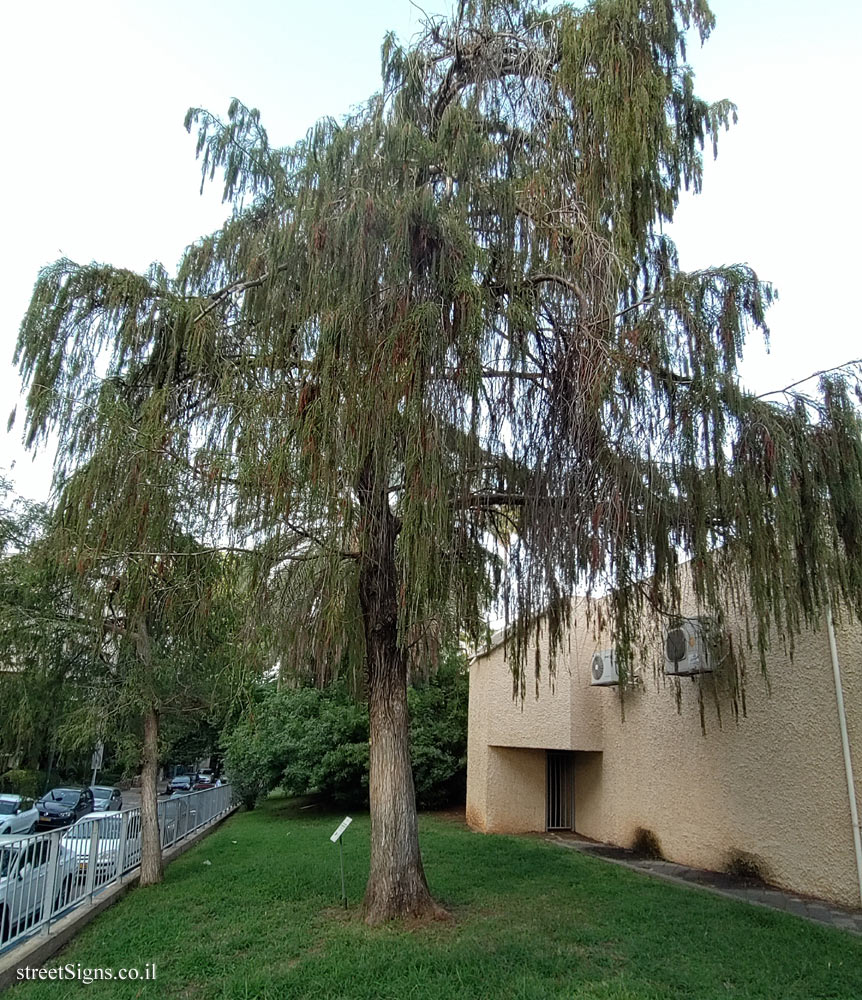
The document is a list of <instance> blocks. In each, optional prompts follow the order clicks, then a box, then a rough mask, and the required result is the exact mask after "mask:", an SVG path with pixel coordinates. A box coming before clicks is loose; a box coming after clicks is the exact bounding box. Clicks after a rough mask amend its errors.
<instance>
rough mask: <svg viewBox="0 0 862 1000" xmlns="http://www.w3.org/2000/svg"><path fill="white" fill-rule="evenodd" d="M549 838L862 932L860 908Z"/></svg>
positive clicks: (569, 838)
mask: <svg viewBox="0 0 862 1000" xmlns="http://www.w3.org/2000/svg"><path fill="white" fill-rule="evenodd" d="M546 839H547V840H549V841H550V842H551V843H552V844H558V845H560V846H561V847H568V848H570V849H571V850H575V851H580V852H581V853H582V854H589V855H591V856H592V857H595V858H602V859H603V860H604V861H610V862H612V863H613V864H618V865H623V866H624V867H626V868H631V869H632V870H633V871H639V872H643V873H644V874H646V875H652V876H654V877H655V878H661V879H664V880H665V881H667V882H675V883H677V884H678V885H688V886H696V887H697V888H700V889H706V890H707V891H709V892H714V893H716V894H717V895H719V896H727V897H729V898H730V899H739V900H742V901H743V902H746V903H754V904H755V905H756V906H767V907H769V908H770V909H773V910H783V911H784V912H785V913H792V914H794V915H795V916H797V917H802V918H803V919H805V920H811V921H813V922H814V923H816V924H825V925H826V926H827V927H837V928H838V929H839V930H843V931H850V932H851V933H852V934H860V935H862V911H860V910H847V909H844V908H843V907H840V906H836V905H835V904H834V903H827V902H826V901H825V900H822V899H813V898H810V897H803V896H799V895H796V894H795V893H792V892H785V891H784V890H783V889H778V888H776V887H775V886H771V885H765V884H764V883H761V882H756V881H753V880H748V879H743V878H738V877H736V876H733V875H727V874H724V873H722V872H710V871H705V870H703V869H702V868H688V867H686V866H685V865H678V864H674V863H673V862H672V861H661V860H658V859H654V858H645V857H642V856H640V855H637V854H635V853H634V851H630V850H627V849H626V848H624V847H614V846H613V845H611V844H599V843H596V842H595V841H592V840H585V839H584V838H583V837H578V836H577V835H576V834H565V833H549V834H548V835H547V838H546Z"/></svg>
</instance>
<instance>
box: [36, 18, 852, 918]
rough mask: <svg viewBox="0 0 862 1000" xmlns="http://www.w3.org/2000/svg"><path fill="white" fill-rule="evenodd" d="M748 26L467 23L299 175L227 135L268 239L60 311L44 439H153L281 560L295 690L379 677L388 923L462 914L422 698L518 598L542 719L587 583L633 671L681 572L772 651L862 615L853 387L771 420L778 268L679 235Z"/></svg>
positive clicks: (244, 202)
mask: <svg viewBox="0 0 862 1000" xmlns="http://www.w3.org/2000/svg"><path fill="white" fill-rule="evenodd" d="M712 26H713V18H712V15H711V13H710V11H709V8H708V6H707V4H706V2H705V0H596V2H595V3H592V4H590V5H588V6H585V7H584V8H582V9H580V8H575V7H571V6H561V7H559V8H557V9H556V10H554V11H552V12H548V11H546V10H545V9H544V5H540V4H538V3H535V2H529V0H524V2H518V0H509V2H501V0H462V2H461V3H460V4H459V5H458V7H457V10H456V11H455V12H454V14H453V15H452V16H451V17H449V18H440V19H432V20H431V21H429V22H428V23H427V25H426V28H425V31H424V34H423V35H422V36H421V37H419V38H418V39H417V40H416V41H415V42H414V43H413V44H412V45H411V46H410V47H409V48H403V47H401V46H400V45H399V44H397V42H396V41H395V40H394V39H393V38H391V37H390V38H387V40H386V41H385V43H384V46H383V86H382V90H381V92H380V93H379V94H377V95H375V96H374V97H372V98H371V99H370V101H369V102H368V103H367V105H366V106H365V107H364V108H363V110H361V111H360V112H359V113H358V114H356V115H355V116H354V117H352V118H349V119H347V120H344V121H342V122H340V123H337V122H335V121H333V120H328V121H323V122H320V123H318V124H317V125H316V126H315V127H314V128H312V129H311V131H310V132H309V133H308V135H307V137H306V138H305V139H304V140H303V141H301V142H299V143H298V144H297V145H296V146H293V147H291V148H276V147H274V146H273V145H271V144H270V142H269V140H268V137H267V135H266V132H265V131H264V129H263V127H262V126H261V123H260V119H259V115H258V113H257V111H254V110H250V109H248V108H246V107H244V106H243V105H241V104H240V103H238V102H235V103H234V104H232V106H231V107H230V109H229V112H228V115H227V118H226V119H224V120H221V119H219V118H217V117H215V116H213V115H211V114H209V113H207V112H205V111H203V110H200V109H192V110H191V111H190V112H189V114H188V117H187V127H189V128H190V129H191V128H194V127H196V128H197V129H198V153H199V155H200V156H201V157H202V163H203V172H204V178H205V180H206V179H212V178H214V177H215V175H216V174H217V173H219V172H223V175H224V182H225V188H224V193H225V198H226V200H227V201H229V202H230V203H231V204H232V206H233V211H232V214H231V216H230V218H229V219H228V221H227V222H226V223H225V224H224V226H223V227H222V228H221V229H220V230H219V231H217V232H216V233H214V234H212V235H210V236H208V237H205V238H203V239H201V240H199V241H198V242H196V243H194V244H193V245H191V246H190V247H189V249H188V250H187V252H186V253H185V255H184V257H183V259H182V261H181V263H180V266H179V269H178V272H177V274H176V276H174V277H169V276H168V275H167V274H166V273H165V272H164V271H163V270H162V269H160V268H153V269H152V270H151V271H150V273H148V274H147V275H143V276H139V275H135V274H130V273H128V272H125V271H119V270H116V269H113V268H110V267H103V266H95V265H89V266H79V265H76V264H73V263H71V262H70V261H66V260H63V261H59V262H57V263H56V264H54V265H53V266H51V267H49V268H47V269H46V270H45V271H44V272H43V273H42V274H41V275H40V278H39V281H38V283H37V286H36V288H35V291H34V294H33V299H32V303H31V306H30V309H29V311H28V313H27V316H26V318H25V320H24V323H23V326H22V330H21V337H20V342H19V347H18V360H19V362H20V364H21V367H22V372H23V374H24V376H25V378H26V379H27V380H29V383H30V386H31V388H30V396H29V403H28V417H27V419H28V422H29V431H30V435H31V437H32V438H34V439H35V438H37V437H39V435H40V434H43V433H45V432H48V431H53V432H55V433H56V434H58V435H59V439H60V452H61V455H62V456H64V458H65V460H66V461H67V462H71V463H72V464H75V463H77V462H80V461H81V460H82V459H86V458H87V457H89V455H90V454H91V453H92V452H93V451H94V450H97V449H99V448H102V447H103V446H104V442H105V440H106V439H107V438H110V436H111V435H112V434H116V433H119V431H117V426H118V425H122V424H123V422H124V421H133V422H134V423H135V427H136V431H135V433H136V434H138V435H140V440H141V446H140V449H139V450H140V453H141V454H142V455H143V456H145V459H146V462H149V463H151V469H156V468H158V469H162V468H172V469H175V470H183V472H182V475H183V476H184V480H183V481H184V482H186V483H187V484H193V485H194V489H195V491H196V493H195V495H196V505H195V506H194V519H196V520H197V522H198V524H199V527H200V526H205V527H206V530H208V531H210V532H212V538H213V539H215V540H217V541H218V544H222V545H234V546H237V547H245V548H248V549H249V550H252V549H253V550H254V551H255V553H257V555H256V559H257V563H256V568H257V579H258V581H259V583H260V586H261V588H262V591H264V590H265V592H266V593H267V595H268V598H269V600H270V601H272V600H278V601H279V602H280V604H279V614H280V619H279V620H280V627H279V628H276V629H275V633H273V631H272V630H270V631H269V633H268V635H267V637H266V641H267V642H270V643H271V642H273V640H274V638H280V639H282V640H283V642H284V647H283V656H282V661H283V663H284V662H293V663H297V664H304V663H307V662H310V661H313V662H316V663H321V662H324V661H328V662H329V663H330V664H338V665H339V666H340V667H341V668H342V669H356V670H357V672H359V670H358V668H359V667H360V666H361V668H362V671H361V672H362V674H363V679H364V685H365V691H366V694H367V699H368V704H369V713H370V732H371V754H370V761H371V762H370V768H371V770H370V801H371V819H372V835H371V837H372V845H371V872H370V877H369V881H368V886H367V890H366V896H365V903H364V908H365V914H366V918H367V919H368V920H369V921H372V922H376V921H381V920H385V919H388V918H391V917H397V916H404V915H420V916H421V915H428V914H433V913H434V912H435V909H436V907H435V904H434V903H433V901H432V898H431V896H430V894H429V891H428V888H427V885H426V880H425V876H424V873H423V869H422V861H421V857H420V852H419V842H418V834H417V823H416V810H415V802H414V792H413V782H412V777H411V768H410V754H409V747H408V719H407V698H406V687H407V677H408V670H409V669H410V665H411V663H414V662H416V663H421V662H427V661H428V660H429V659H431V658H433V656H434V652H435V649H436V648H437V644H438V643H439V642H440V640H441V639H442V638H444V637H445V636H446V635H449V634H451V633H452V632H453V631H454V630H455V629H457V628H459V627H464V626H465V625H466V626H467V627H468V628H470V629H473V630H476V631H478V628H479V624H480V622H481V615H482V612H483V610H485V609H487V606H488V601H489V600H490V599H491V598H492V597H494V596H496V597H497V598H499V599H500V600H502V603H503V606H504V607H505V608H506V613H507V615H508V616H509V617H510V619H511V621H512V629H511V632H510V648H511V653H512V656H511V662H512V665H513V671H514V675H515V683H516V690H517V689H521V690H523V686H524V678H525V676H526V674H527V673H528V671H532V670H533V669H538V664H535V665H534V664H533V661H532V658H530V662H529V663H528V662H527V660H528V655H527V651H528V646H530V647H531V644H530V642H529V634H530V631H529V630H530V627H531V623H534V622H535V621H537V620H538V618H539V616H540V615H541V616H543V617H542V619H541V620H542V622H543V625H542V627H546V628H547V629H548V630H549V632H550V651H551V654H550V658H551V663H550V666H551V667H552V666H553V657H554V653H555V651H556V650H557V649H558V647H559V643H560V640H561V637H562V636H563V634H564V631H565V628H566V626H567V625H568V624H569V609H570V602H569V597H570V595H571V594H572V593H573V591H574V590H575V589H576V588H581V589H582V590H587V591H588V592H589V591H595V590H596V589H597V588H599V587H601V588H605V587H607V586H608V585H611V586H612V588H613V589H612V594H613V596H612V598H611V609H612V612H613V618H612V628H613V630H614V634H615V637H616V641H617V643H618V645H619V648H620V655H621V665H622V667H623V670H625V669H626V668H627V665H628V664H630V663H631V662H632V660H633V658H634V657H635V656H636V655H637V651H638V646H639V639H640V637H641V636H642V634H643V629H644V628H645V624H644V623H645V622H646V621H647V620H648V618H649V614H647V613H646V612H649V613H651V614H673V613H674V612H675V611H678V608H679V600H680V596H679V584H678V579H677V572H676V570H677V561H678V559H679V558H680V556H686V557H689V558H691V559H692V560H693V566H694V573H693V581H694V588H695V592H696V598H697V601H698V603H699V605H700V607H701V610H702V613H704V614H705V615H711V616H713V617H715V618H716V619H717V620H719V621H721V620H723V619H724V617H725V616H726V614H727V613H728V611H729V610H732V609H734V608H735V609H739V610H742V611H743V612H744V613H745V614H746V615H747V617H748V620H749V622H750V626H751V627H750V635H751V637H752V638H751V642H752V645H753V646H754V647H755V648H756V647H757V646H758V645H760V646H761V647H765V644H766V642H767V641H768V635H769V630H770V628H771V627H773V626H774V625H775V624H776V623H777V624H778V625H779V626H781V627H782V628H785V629H790V630H791V631H792V630H793V629H795V628H799V627H801V626H802V624H804V622H805V621H807V620H812V619H813V617H814V616H816V615H817V614H818V612H819V610H820V609H821V608H822V606H823V605H824V604H825V603H826V602H827V601H828V600H830V599H836V598H839V597H840V598H841V599H842V600H843V601H844V602H849V603H850V604H851V605H853V606H854V607H856V608H857V609H858V608H860V607H862V561H860V559H859V556H860V546H862V517H860V514H862V452H860V444H859V426H858V422H857V418H856V414H855V411H854V409H853V407H852V405H851V402H850V400H849V398H848V395H847V390H846V388H845V386H844V384H843V382H842V381H841V380H840V379H833V380H831V381H828V382H827V383H825V384H824V386H823V391H822V392H821V394H820V395H818V396H816V397H812V398H810V399H808V400H806V401H798V400H795V399H791V398H789V397H781V396H779V397H777V400H778V401H777V402H769V401H768V400H764V399H758V398H756V397H754V396H753V395H751V394H749V393H747V392H746V391H745V390H744V389H743V388H741V386H740V384H739V382H738V379H737V375H736V371H737V365H738V361H739V357H740V352H741V349H742V345H743V340H744V337H745V335H746V334H747V333H749V332H751V331H755V332H756V331H760V332H762V333H764V334H765V333H766V326H765V322H764V313H765V310H766V307H767V306H768V304H769V302H770V299H771V297H772V293H771V291H770V288H769V287H768V286H766V285H764V284H763V283H761V282H760V281H759V280H758V278H757V277H756V275H755V274H754V273H753V272H752V271H751V270H750V269H749V268H747V267H742V266H733V267H716V268H713V269H708V270H704V271H699V272H696V273H684V272H683V271H681V270H680V267H679V265H678V260H677V255H676V251H675V248H674V246H673V245H672V243H671V242H670V240H669V239H667V237H666V236H664V235H662V226H663V224H664V223H666V222H668V221H669V220H671V219H672V217H673V214H674V210H675V208H676V205H677V203H678V200H679V197H680V194H681V192H682V191H683V190H684V189H686V188H690V189H694V190H695V191H696V190H697V189H698V188H699V186H700V182H701V170H702V150H703V147H704V145H705V144H706V145H708V146H710V147H712V146H714V144H715V142H716V140H717V138H718V135H719V133H720V132H721V131H722V130H723V129H724V128H725V127H727V126H728V125H729V123H730V122H731V120H732V119H733V117H734V109H733V106H732V105H731V104H729V103H727V102H721V103H718V104H709V103H707V102H705V101H704V100H702V99H700V98H699V97H697V96H696V95H695V93H694V90H693V85H692V74H691V72H690V71H689V69H688V68H687V67H686V65H685V62H684V59H685V53H684V42H685V38H686V37H687V34H686V33H688V36H694V37H697V36H698V35H699V37H700V39H701V40H702V39H704V38H705V37H706V36H707V35H708V33H709V32H710V30H711V28H712ZM97 376H100V377H97ZM136 395H137V396H140V395H143V396H145V397H147V398H148V399H150V400H151V401H155V402H153V403H152V404H151V405H149V408H148V409H147V410H146V412H143V411H142V410H141V408H140V407H137V408H136V407H135V404H134V403H132V404H130V403H129V400H130V399H131V400H134V399H135V398H136ZM120 474H125V470H123V469H120V470H119V472H117V471H116V470H115V471H113V472H112V471H111V469H109V468H103V469H102V472H101V473H100V474H99V475H98V476H95V475H94V476H91V477H90V479H89V488H90V491H93V494H94V495H98V494H105V493H109V494H110V493H111V491H114V490H115V487H116V482H117V475H120ZM176 475H178V476H179V475H180V472H176ZM144 478H145V477H139V480H138V483H139V484H141V483H143V482H144ZM90 491H87V492H86V493H85V494H79V499H78V502H79V503H81V504H83V503H87V502H90V501H91V499H92V497H91V493H90ZM148 492H149V493H150V494H154V489H153V488H151V487H148V489H146V490H145V489H143V487H139V488H138V492H137V493H136V494H135V495H132V494H128V501H127V502H128V511H127V516H128V518H129V520H130V523H134V524H136V525H143V524H145V523H146V522H147V519H148V518H150V517H151V514H150V513H149V512H148V509H146V506H145V504H144V503H143V502H142V501H141V500H140V499H139V498H140V497H143V496H145V495H146V494H147V493H148ZM189 516H190V519H191V511H190V514H189ZM140 530H141V531H144V528H143V527H142V528H140ZM200 530H204V529H203V527H200ZM130 544H131V542H130ZM504 549H505V560H502V561H501V560H500V559H499V554H500V552H502V551H503V550H504ZM263 620H265V618H264V617H261V621H263Z"/></svg>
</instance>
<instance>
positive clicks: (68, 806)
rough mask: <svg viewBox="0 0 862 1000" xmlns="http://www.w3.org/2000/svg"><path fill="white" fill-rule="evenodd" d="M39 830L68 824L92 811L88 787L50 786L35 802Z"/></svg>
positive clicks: (91, 800)
mask: <svg viewBox="0 0 862 1000" xmlns="http://www.w3.org/2000/svg"><path fill="white" fill-rule="evenodd" d="M36 808H37V809H38V810H39V818H38V820H37V821H36V827H37V829H39V830H55V829H57V828H59V827H62V826H69V825H70V824H72V823H74V822H75V820H76V819H80V818H81V817H82V816H86V815H87V813H88V812H92V811H93V793H92V792H91V791H90V789H89V788H52V789H51V791H50V792H48V794H47V795H43V796H42V798H41V799H39V801H38V802H37V803H36Z"/></svg>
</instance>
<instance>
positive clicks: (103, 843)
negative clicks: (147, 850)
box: [60, 812, 141, 902]
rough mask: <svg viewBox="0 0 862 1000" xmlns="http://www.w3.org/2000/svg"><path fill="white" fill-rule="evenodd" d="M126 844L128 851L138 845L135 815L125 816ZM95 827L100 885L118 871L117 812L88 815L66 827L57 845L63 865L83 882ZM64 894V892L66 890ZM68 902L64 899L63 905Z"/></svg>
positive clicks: (120, 820) (138, 824) (119, 827)
mask: <svg viewBox="0 0 862 1000" xmlns="http://www.w3.org/2000/svg"><path fill="white" fill-rule="evenodd" d="M126 822H127V824H128V825H127V827H126V844H127V854H126V857H128V856H129V855H128V850H129V849H133V848H134V847H136V846H140V841H141V818H140V816H139V815H137V814H133V815H130V816H129V819H128V820H127V821H126ZM96 828H98V833H99V839H98V843H97V844H96V879H95V883H96V885H102V884H103V883H105V882H107V881H108V880H109V879H112V878H113V877H114V876H115V875H116V874H117V872H118V870H119V869H121V868H122V860H121V859H120V839H121V835H122V828H123V816H122V814H121V813H117V812H114V813H109V814H106V813H104V812H92V813H90V814H89V815H88V816H82V817H81V819H79V820H78V822H77V823H75V825H74V826H72V827H70V829H68V830H67V831H66V832H65V833H64V834H63V839H62V840H61V841H60V844H61V846H62V848H63V852H64V854H65V856H66V858H67V865H68V866H69V869H70V871H71V872H72V873H74V875H75V877H76V878H77V879H79V880H80V879H84V878H86V875H87V869H88V868H89V864H90V848H91V845H92V839H93V832H94V830H95V829H96ZM67 894H68V891H67ZM67 901H68V900H64V902H67Z"/></svg>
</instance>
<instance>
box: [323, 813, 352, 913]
mask: <svg viewBox="0 0 862 1000" xmlns="http://www.w3.org/2000/svg"><path fill="white" fill-rule="evenodd" d="M352 822H353V820H352V819H351V818H350V817H349V816H345V817H344V819H343V820H342V821H341V822H340V823H339V824H338V829H337V830H336V831H335V833H333V835H332V836H331V837H330V838H329V839H330V840H331V841H332V843H333V844H335V843H337V844H338V860H339V861H340V862H341V902H342V903H344V909H345V910H346V909H347V887H346V885H345V883H344V844H343V843H342V841H341V837H342V834H343V833H344V831H345V830H346V829H347V828H348V827H349V826H350V824H351V823H352Z"/></svg>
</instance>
